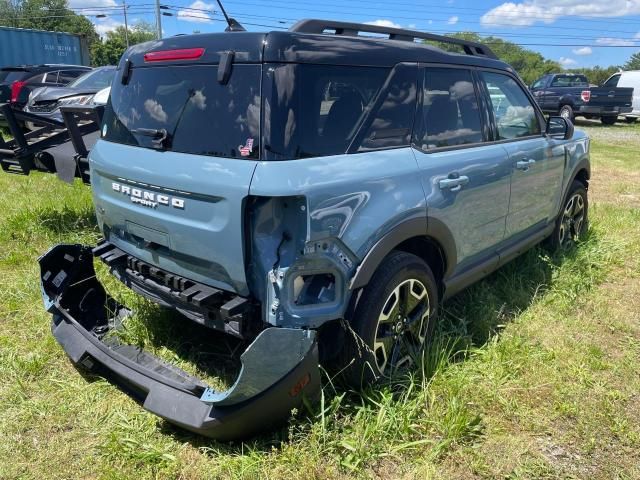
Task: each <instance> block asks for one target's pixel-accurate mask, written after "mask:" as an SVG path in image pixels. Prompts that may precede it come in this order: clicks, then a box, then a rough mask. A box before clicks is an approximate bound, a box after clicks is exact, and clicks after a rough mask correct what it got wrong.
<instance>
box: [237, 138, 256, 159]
mask: <svg viewBox="0 0 640 480" xmlns="http://www.w3.org/2000/svg"><path fill="white" fill-rule="evenodd" d="M238 148H239V149H240V155H242V156H243V157H248V156H249V155H251V152H252V151H253V138H247V142H246V143H245V144H244V145H239V146H238Z"/></svg>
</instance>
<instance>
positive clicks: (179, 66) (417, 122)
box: [40, 20, 590, 439]
mask: <svg viewBox="0 0 640 480" xmlns="http://www.w3.org/2000/svg"><path fill="white" fill-rule="evenodd" d="M238 29H239V28H234V29H232V30H238ZM371 33H373V34H375V35H376V36H371V35H368V34H371ZM363 34H364V35H363ZM437 45H444V46H445V47H446V48H438V46H437ZM453 49H458V50H459V52H453V51H451V50H453ZM89 160H90V169H91V183H92V191H93V199H94V203H95V210H96V216H97V220H98V224H99V227H100V229H101V231H102V232H103V234H104V241H102V242H101V243H100V244H99V245H98V246H96V247H95V248H92V247H89V246H83V245H58V246H56V247H54V248H53V249H52V250H50V251H49V253H47V254H46V255H45V256H43V257H42V258H41V259H40V264H41V270H42V288H43V296H44V300H45V305H46V307H47V308H48V309H49V311H50V312H51V313H52V314H53V326H52V330H53V334H54V336H55V337H56V339H57V340H58V342H59V343H60V344H61V345H62V347H63V348H64V350H65V351H66V353H67V354H68V355H69V357H70V358H71V360H72V361H73V362H74V363H76V364H78V365H81V366H83V367H84V368H87V369H90V370H94V371H97V372H99V373H100V374H102V375H105V376H107V377H109V378H111V379H112V380H113V381H114V382H116V383H119V384H120V385H123V386H125V387H126V390H127V391H128V392H131V393H132V395H134V396H135V397H136V398H138V399H139V400H140V401H141V402H142V403H143V405H144V407H145V408H146V409H148V410H150V411H152V412H154V413H156V414H158V415H160V416H161V417H163V418H166V419H167V420H169V421H170V422H173V423H175V424H177V425H179V426H181V427H183V428H186V429H189V430H192V431H194V432H198V433H201V434H204V435H208V436H211V437H215V438H218V439H230V438H238V437H242V436H247V435H250V434H253V433H255V432H257V431H260V430H262V429H264V428H266V427H267V426H268V425H271V424H273V423H274V422H277V421H281V420H282V419H285V418H286V417H287V416H288V415H289V414H290V411H291V410H292V408H295V407H297V406H299V405H300V403H301V401H302V398H304V397H305V396H306V397H309V398H313V397H314V396H315V395H317V393H318V391H319V388H320V373H319V369H318V363H319V362H324V363H327V364H332V365H340V366H341V367H343V368H342V370H343V373H344V376H345V377H346V378H347V379H348V380H349V381H350V382H351V383H352V384H355V385H356V386H360V385H362V384H366V383H371V382H375V381H378V380H380V379H386V378H389V377H393V376H394V375H397V374H398V373H399V372H403V371H405V370H406V369H407V368H410V367H411V365H412V364H414V363H415V362H416V361H418V360H419V355H420V353H421V352H422V351H423V349H424V347H425V345H426V344H428V342H429V340H430V338H431V336H432V335H433V331H434V326H435V324H436V322H437V313H438V308H439V306H440V304H441V303H442V301H443V300H444V299H446V298H447V297H450V296H452V295H454V294H455V293H456V292H459V291H460V290H462V289H463V288H465V287H466V286H468V285H470V284H472V283H473V282H476V281H478V280H479V279H481V278H482V277H484V276H486V275H488V274H489V273H491V272H492V271H494V270H496V269H497V268H499V267H500V266H501V265H503V264H505V263H506V262H508V261H510V260H512V259H513V258H515V257H516V256H518V255H519V254H520V253H522V252H524V251H526V250H527V249H529V248H531V247H532V246H534V245H536V244H537V243H539V242H542V241H543V240H545V239H546V240H547V241H548V243H549V244H550V245H551V247H553V248H558V249H559V248H567V247H568V246H570V245H571V244H572V243H574V241H575V240H576V239H577V238H578V237H579V236H580V234H581V233H582V232H584V230H585V229H586V225H587V207H588V204H587V189H588V181H589V176H590V167H589V139H588V138H587V137H586V136H585V135H584V134H583V133H581V132H574V129H573V126H572V124H571V122H570V121H569V120H567V119H565V118H562V117H551V118H549V119H545V117H544V116H543V114H542V112H541V111H540V109H539V107H538V106H537V105H536V103H535V101H534V100H533V98H532V97H531V94H530V93H529V92H528V90H527V88H526V86H525V85H523V83H522V81H521V80H520V78H519V77H518V75H517V74H516V73H515V72H514V70H513V69H512V68H511V67H510V66H509V65H507V64H505V63H503V62H501V61H499V60H498V59H496V57H495V55H494V54H493V53H492V52H491V50H490V49H489V48H488V47H486V46H484V45H481V44H477V43H472V42H467V41H464V40H459V39H453V38H448V37H442V36H437V35H431V34H425V33H422V32H415V31H407V30H399V29H391V28H384V27H376V26H371V25H360V24H352V23H342V22H326V21H320V20H305V21H301V22H299V23H298V24H297V25H295V26H294V27H292V29H291V30H289V31H286V32H269V33H248V32H242V31H231V32H226V33H220V34H205V35H191V36H179V37H173V38H168V39H163V40H159V41H152V42H148V43H144V44H140V45H135V46H133V47H131V48H130V49H129V50H127V52H126V53H125V54H124V56H123V57H122V59H121V61H120V64H119V66H118V73H117V74H116V78H115V80H114V83H113V86H112V89H111V96H110V99H109V103H108V105H107V107H106V111H105V116H104V122H103V125H102V130H101V139H100V140H99V141H98V142H97V143H96V145H95V147H94V148H93V149H92V151H91V154H90V159H89ZM93 257H97V258H99V259H100V260H101V261H103V262H104V263H106V264H107V265H108V266H109V267H110V271H111V273H112V274H113V275H115V276H116V277H117V278H118V279H119V280H121V281H122V282H123V283H124V284H125V285H126V286H128V287H129V288H131V289H132V290H134V291H135V292H137V293H139V294H141V295H143V296H145V297H147V298H148V299H150V300H151V301H153V302H155V303H158V304H160V305H162V306H164V307H167V308H170V309H174V310H177V311H178V312H180V313H181V314H182V315H183V316H184V317H187V318H189V319H191V320H192V321H194V322H197V323H200V324H202V325H203V326H205V327H208V328H211V329H216V330H219V331H222V332H226V333H228V334H230V335H233V336H235V337H239V338H241V339H244V340H246V341H247V344H248V347H247V348H246V350H245V351H244V353H243V354H242V357H241V360H242V371H241V372H240V374H239V377H238V379H237V380H236V382H235V384H234V385H233V387H232V388H231V389H229V390H227V391H223V392H219V391H215V390H214V389H212V388H210V387H209V386H208V385H207V384H206V383H205V382H203V381H201V380H199V379H197V378H194V377H192V376H191V375H189V374H187V373H186V372H183V371H182V370H179V369H178V368H176V367H175V366H173V365H171V364H169V363H167V362H165V361H164V360H161V359H159V358H156V357H154V356H153V355H151V354H149V353H146V352H144V351H141V350H140V349H139V348H137V347H135V346H132V345H124V344H121V343H119V341H118V340H117V335H112V334H111V333H112V332H113V330H117V327H118V325H119V324H120V323H121V320H122V319H123V318H124V317H125V316H126V315H127V313H128V310H127V309H126V307H124V306H123V305H119V304H117V303H116V301H115V300H114V299H113V298H111V297H110V296H109V295H108V294H107V293H106V292H105V289H104V288H103V287H102V286H101V284H100V283H99V282H98V280H96V278H95V271H94V266H93ZM175 321H181V320H180V317H177V318H176V320H175Z"/></svg>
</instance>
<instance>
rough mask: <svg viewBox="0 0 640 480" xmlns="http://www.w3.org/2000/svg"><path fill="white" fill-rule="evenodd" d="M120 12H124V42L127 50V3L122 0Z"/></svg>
mask: <svg viewBox="0 0 640 480" xmlns="http://www.w3.org/2000/svg"><path fill="white" fill-rule="evenodd" d="M122 10H123V12H124V40H125V42H127V48H129V25H128V24H127V2H126V0H122Z"/></svg>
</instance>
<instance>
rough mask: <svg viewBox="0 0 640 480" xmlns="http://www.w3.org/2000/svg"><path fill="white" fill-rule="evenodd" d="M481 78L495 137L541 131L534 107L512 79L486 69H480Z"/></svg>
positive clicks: (516, 135) (501, 137) (526, 134)
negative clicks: (489, 106) (496, 133)
mask: <svg viewBox="0 0 640 480" xmlns="http://www.w3.org/2000/svg"><path fill="white" fill-rule="evenodd" d="M481 77H482V80H483V81H484V82H485V85H486V87H487V90H488V91H489V98H490V101H491V106H492V108H493V116H494V118H495V121H496V127H497V130H498V138H499V140H511V139H514V138H520V137H528V136H532V135H539V134H540V133H541V131H540V123H539V121H538V116H537V115H536V111H535V108H534V107H533V105H532V103H531V102H530V101H529V97H527V95H526V94H525V93H524V90H523V89H522V88H521V87H520V85H519V84H518V83H517V82H516V81H515V80H514V79H513V78H511V77H510V76H508V75H502V74H500V73H490V72H482V73H481Z"/></svg>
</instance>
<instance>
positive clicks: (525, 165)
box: [516, 158, 536, 172]
mask: <svg viewBox="0 0 640 480" xmlns="http://www.w3.org/2000/svg"><path fill="white" fill-rule="evenodd" d="M535 163H536V161H535V160H533V159H532V158H530V159H528V160H520V161H518V162H516V168H517V169H518V170H522V171H523V172H526V171H527V170H529V167H531V166H533V164H535Z"/></svg>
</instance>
